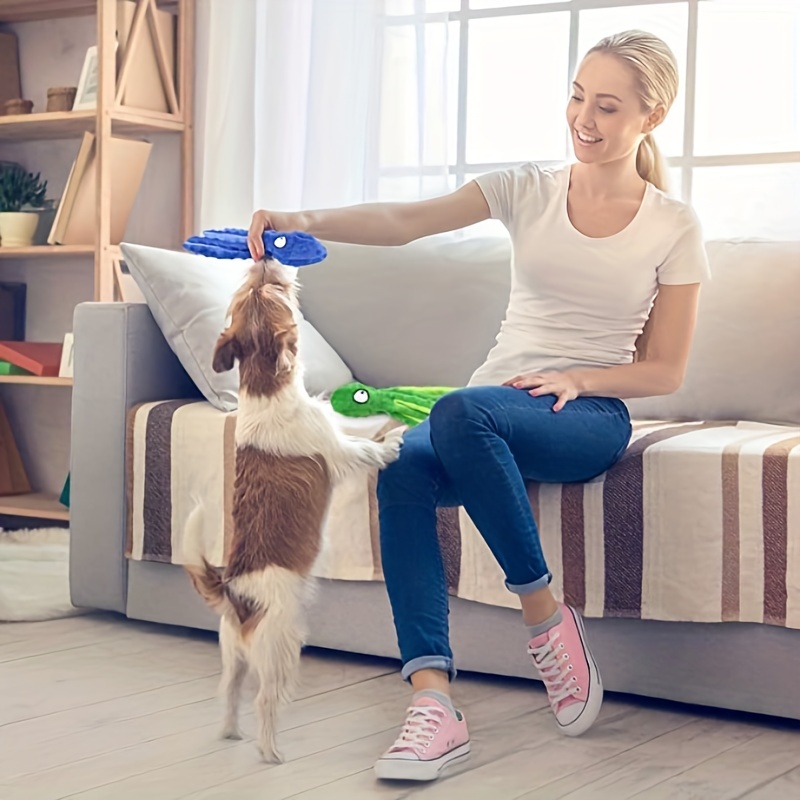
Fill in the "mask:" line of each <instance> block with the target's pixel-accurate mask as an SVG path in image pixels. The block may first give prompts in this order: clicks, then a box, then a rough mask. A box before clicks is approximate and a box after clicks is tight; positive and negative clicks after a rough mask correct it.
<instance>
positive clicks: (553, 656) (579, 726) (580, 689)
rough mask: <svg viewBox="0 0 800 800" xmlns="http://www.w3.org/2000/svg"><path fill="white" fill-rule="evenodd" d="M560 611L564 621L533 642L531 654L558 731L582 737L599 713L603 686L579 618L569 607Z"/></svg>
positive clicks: (530, 648) (564, 606)
mask: <svg viewBox="0 0 800 800" xmlns="http://www.w3.org/2000/svg"><path fill="white" fill-rule="evenodd" d="M560 608H561V613H562V615H563V619H562V620H561V622H559V624H558V625H556V626H555V627H553V628H550V630H549V631H546V632H545V633H543V634H542V635H541V636H537V637H536V638H535V639H531V641H530V642H529V644H528V653H529V654H530V655H531V656H532V657H533V664H534V666H535V667H536V669H537V671H538V673H539V676H540V677H541V679H542V680H543V681H544V685H545V688H546V689H547V695H548V697H549V699H550V706H551V708H552V709H553V714H555V717H556V722H558V727H559V730H560V731H561V733H563V734H564V735H566V736H580V735H581V734H582V733H586V731H588V730H589V728H590V727H591V726H592V723H594V721H595V720H596V719H597V715H598V714H599V713H600V706H601V705H602V703H603V683H602V681H601V680H600V672H599V671H598V669H597V664H596V663H595V660H594V657H593V656H592V654H591V652H589V646H588V645H587V644H586V632H585V631H584V629H583V621H582V620H581V618H580V615H579V614H578V612H577V611H575V610H574V609H572V608H570V607H569V606H567V605H561V606H560Z"/></svg>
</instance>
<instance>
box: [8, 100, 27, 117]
mask: <svg viewBox="0 0 800 800" xmlns="http://www.w3.org/2000/svg"><path fill="white" fill-rule="evenodd" d="M32 110H33V100H23V99H22V98H21V97H16V98H14V99H13V100H6V102H5V103H4V105H3V111H4V112H5V114H6V116H9V117H10V116H12V115H14V114H30V113H31V111H32Z"/></svg>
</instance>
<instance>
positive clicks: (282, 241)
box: [274, 236, 286, 247]
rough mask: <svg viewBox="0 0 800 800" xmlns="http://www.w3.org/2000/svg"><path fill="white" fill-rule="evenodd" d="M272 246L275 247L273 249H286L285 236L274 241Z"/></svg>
mask: <svg viewBox="0 0 800 800" xmlns="http://www.w3.org/2000/svg"><path fill="white" fill-rule="evenodd" d="M274 245H275V247H286V237H285V236H279V237H278V238H277V239H276V240H275V242H274Z"/></svg>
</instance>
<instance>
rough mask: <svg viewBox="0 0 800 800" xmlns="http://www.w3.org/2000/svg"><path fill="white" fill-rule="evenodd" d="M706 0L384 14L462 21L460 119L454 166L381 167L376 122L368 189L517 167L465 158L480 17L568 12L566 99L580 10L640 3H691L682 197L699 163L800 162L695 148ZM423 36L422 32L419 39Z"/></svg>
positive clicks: (598, 1) (599, 0) (674, 164)
mask: <svg viewBox="0 0 800 800" xmlns="http://www.w3.org/2000/svg"><path fill="white" fill-rule="evenodd" d="M706 1H707V0H563V2H544V3H537V4H531V5H518V6H507V7H504V8H496V9H495V8H491V9H471V8H470V7H469V0H460V8H459V9H458V10H455V11H449V12H446V11H445V12H422V13H419V14H406V15H391V16H389V15H386V14H382V15H381V26H382V27H381V30H380V34H381V35H382V33H383V27H384V26H385V27H387V28H388V27H393V26H400V25H406V26H408V25H415V26H417V28H418V34H423V33H424V26H425V24H426V23H430V22H442V21H445V20H446V21H448V22H457V23H459V64H458V80H459V85H458V99H457V121H456V125H457V128H456V157H455V163H454V164H447V165H442V164H439V165H430V166H420V165H418V166H402V167H398V166H395V167H386V166H384V167H382V166H381V165H380V163H379V152H380V142H379V137H380V121H379V120H378V121H376V122H375V131H374V136H373V137H371V138H372V141H373V143H374V144H373V147H372V148H371V152H370V153H369V154H368V158H369V169H368V179H367V185H368V191H369V193H370V197H371V199H374V198H376V197H378V194H379V184H380V180H381V179H382V178H402V177H411V178H421V177H424V176H441V175H442V174H443V173H444V172H447V174H448V175H450V176H453V177H454V179H455V188H459V187H460V186H462V185H463V184H464V182H465V179H466V176H467V175H476V174H482V173H486V172H491V171H492V170H496V169H505V168H508V167H512V166H515V165H516V164H517V163H518V162H503V161H498V162H487V163H470V162H468V161H467V160H466V141H467V88H468V75H469V72H468V68H467V67H468V61H469V26H470V22H472V21H473V20H478V19H487V18H492V19H494V18H498V17H507V16H527V15H531V14H547V13H552V12H569V15H570V22H569V56H568V69H567V75H566V76H565V97H566V96H567V95H568V93H569V91H570V87H571V80H572V76H573V75H574V73H575V69H576V67H577V62H578V55H579V53H578V36H579V21H580V12H581V11H588V10H595V9H605V8H625V7H641V6H648V5H672V4H675V5H683V6H686V7H687V11H688V21H687V31H686V35H687V41H686V44H687V48H686V64H685V65H684V73H683V86H684V97H683V100H684V104H685V107H684V125H683V154H682V155H680V156H672V157H667V158H666V159H665V160H666V162H667V166H668V167H669V168H671V169H673V168H674V169H679V170H680V176H681V182H680V185H681V192H680V197H681V199H682V200H683V201H685V202H687V203H691V202H692V180H693V176H694V170H695V169H696V168H701V167H727V166H753V165H761V164H770V165H772V164H793V163H800V150H797V151H783V152H771V153H763V152H751V153H737V154H728V155H705V156H699V155H696V154H695V152H694V143H695V142H694V129H695V119H694V113H695V92H696V81H697V35H698V18H699V9H700V4H701V3H703V2H706ZM421 38H422V40H424V36H423V37H421ZM376 72H377V74H376V76H375V83H374V86H373V91H374V92H376V96H378V97H379V94H377V93H379V92H380V80H381V69H379V70H377V71H376ZM565 137H566V138H567V152H569V141H568V139H569V132H568V131H565ZM539 163H541V164H542V165H543V166H548V165H554V164H558V163H562V162H551V161H544V160H542V161H541V162H539Z"/></svg>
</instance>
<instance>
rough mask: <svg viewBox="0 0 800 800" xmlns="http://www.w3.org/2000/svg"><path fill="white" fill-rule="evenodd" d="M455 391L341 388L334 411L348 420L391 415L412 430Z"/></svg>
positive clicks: (333, 402)
mask: <svg viewBox="0 0 800 800" xmlns="http://www.w3.org/2000/svg"><path fill="white" fill-rule="evenodd" d="M452 391H454V389H453V388H450V387H445V386H394V387H392V388H390V389H375V388H374V387H372V386H366V385H365V384H363V383H348V384H347V385H346V386H340V387H339V388H338V389H336V390H335V391H334V392H333V394H332V395H331V405H332V406H333V410H334V411H337V412H338V413H339V414H344V415H345V416H347V417H369V416H372V415H373V414H388V415H389V416H390V417H394V419H396V420H399V421H400V422H402V423H403V424H405V425H408V426H409V427H413V426H414V425H417V424H418V423H420V422H422V421H423V420H424V419H426V418H427V417H428V415H429V414H430V413H431V409H432V408H433V404H434V403H435V402H436V401H437V400H438V399H439V398H440V397H442V396H443V395H445V394H448V393H449V392H452Z"/></svg>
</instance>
